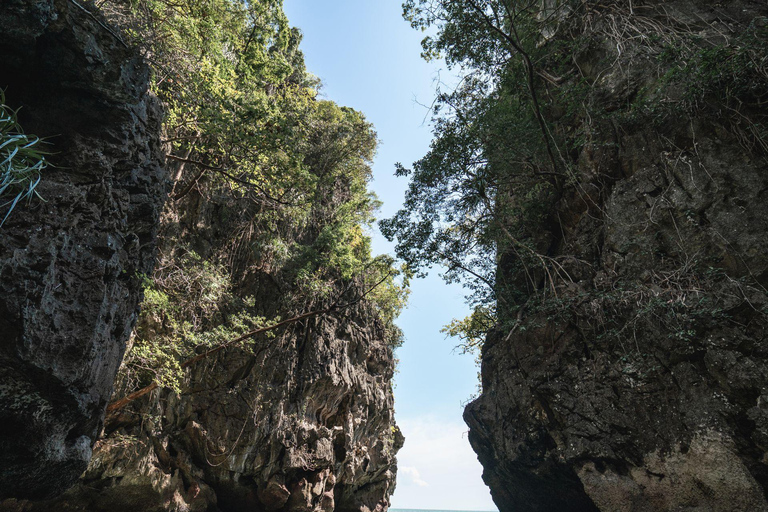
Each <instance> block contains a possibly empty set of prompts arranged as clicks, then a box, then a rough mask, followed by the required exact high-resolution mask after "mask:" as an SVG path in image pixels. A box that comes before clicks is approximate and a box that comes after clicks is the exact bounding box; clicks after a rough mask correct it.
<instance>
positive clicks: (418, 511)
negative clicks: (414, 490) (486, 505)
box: [389, 508, 491, 512]
mask: <svg viewBox="0 0 768 512" xmlns="http://www.w3.org/2000/svg"><path fill="white" fill-rule="evenodd" d="M389 511H390V512H491V511H488V510H432V509H430V510H427V509H423V508H390V509H389Z"/></svg>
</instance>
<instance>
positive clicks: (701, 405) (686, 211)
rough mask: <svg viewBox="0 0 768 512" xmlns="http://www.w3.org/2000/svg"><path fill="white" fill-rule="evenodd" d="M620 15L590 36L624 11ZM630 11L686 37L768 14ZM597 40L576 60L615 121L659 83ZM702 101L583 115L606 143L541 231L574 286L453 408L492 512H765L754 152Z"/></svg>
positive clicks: (670, 7)
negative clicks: (470, 396)
mask: <svg viewBox="0 0 768 512" xmlns="http://www.w3.org/2000/svg"><path fill="white" fill-rule="evenodd" d="M609 4H610V3H609ZM662 4H663V5H662ZM617 5H618V4H613V5H608V6H607V7H606V6H605V5H602V6H597V7H596V8H595V11H592V13H591V14H592V16H593V18H591V19H590V23H591V24H592V25H591V26H592V27H600V23H602V22H606V23H608V22H609V21H610V22H614V23H618V24H619V28H618V31H619V33H620V32H621V25H620V24H621V23H633V22H635V21H636V20H637V19H638V18H637V17H626V18H622V16H621V15H618V14H616V13H617V12H618V11H617V10H611V9H613V7H616V6H617ZM656 7H658V8H656ZM603 8H605V9H606V10H605V11H600V9H603ZM621 8H622V7H621V6H619V7H618V9H621ZM634 8H635V9H636V11H635V16H641V15H642V16H643V17H644V18H643V19H644V20H645V21H648V20H652V22H653V23H656V24H657V25H655V26H656V27H662V28H661V29H660V30H663V29H664V27H671V26H672V25H671V23H672V20H675V23H678V24H679V25H675V26H676V27H677V28H678V29H679V27H685V30H689V31H690V32H691V33H692V34H695V35H696V37H697V38H699V39H697V41H707V40H708V38H711V41H722V39H718V38H723V37H734V36H737V35H738V34H740V33H742V32H743V31H744V30H745V29H746V27H747V26H748V25H749V24H750V23H753V22H755V20H759V19H760V17H761V16H762V17H765V16H767V15H768V7H766V4H765V3H764V2H749V1H744V2H739V1H735V2H718V3H716V2H710V1H702V2H695V3H694V2H683V1H672V2H654V1H651V2H639V3H636V4H635V5H634ZM641 9H642V10H641ZM601 13H602V14H603V15H605V16H606V18H603V19H602V20H601V18H600V14H601ZM611 16H613V17H611ZM763 19H764V18H763ZM649 23H651V22H649ZM665 24H666V25H665ZM647 26H650V25H647ZM603 39H605V38H603ZM593 42H594V40H593ZM611 43H612V41H605V40H602V41H601V42H600V44H599V46H597V47H594V46H593V47H591V48H590V51H589V52H585V53H584V54H577V55H575V56H574V58H575V59H576V61H577V63H578V65H579V67H580V69H581V71H582V72H583V73H584V75H585V77H586V79H587V80H588V81H589V83H592V84H593V89H592V90H591V91H590V101H595V103H594V104H595V105H599V106H605V105H608V106H609V107H607V108H609V110H615V109H619V108H622V107H621V106H622V105H628V104H630V103H631V102H632V101H633V99H634V98H636V97H637V95H638V94H639V91H642V90H653V89H654V87H656V86H657V85H658V82H657V80H659V77H660V76H662V74H656V73H649V72H647V70H648V69H649V66H651V64H652V63H656V62H658V60H655V59H656V58H657V57H656V55H654V54H653V53H652V52H646V53H643V51H640V50H638V47H637V46H634V45H633V44H632V43H629V42H627V45H626V46H623V47H622V48H621V49H620V50H621V53H620V54H619V51H618V50H617V49H616V47H613V48H611V47H610V45H611ZM595 44H597V43H595ZM706 44H708V43H706ZM649 53H650V55H649ZM662 92H663V93H664V94H666V95H667V96H666V97H664V101H672V100H670V99H669V98H673V97H674V95H675V94H677V95H678V97H679V95H680V91H679V90H678V91H675V90H672V88H670V89H666V90H664V89H662ZM704 101H706V100H702V103H704ZM707 108H708V106H700V108H699V110H697V111H696V112H697V114H696V115H694V116H693V117H690V118H689V117H688V116H687V115H680V116H678V117H676V118H675V117H674V116H670V117H669V119H668V120H667V122H666V123H665V124H664V126H652V124H651V123H635V124H632V123H624V124H619V122H618V121H613V123H614V124H608V125H607V126H608V129H605V130H602V128H604V127H598V126H596V125H597V122H596V123H595V126H593V127H592V128H594V132H593V133H595V134H597V133H599V134H600V137H602V138H601V139H600V140H599V141H596V143H594V144H586V145H585V146H584V147H583V148H582V149H580V152H579V154H578V156H577V157H576V158H575V160H576V162H577V166H578V171H577V172H578V175H577V176H576V179H577V180H578V183H577V186H574V187H573V188H572V189H567V190H566V191H565V194H564V197H563V198H562V199H561V200H560V202H559V203H558V204H556V205H554V206H553V212H554V213H553V214H552V217H553V218H554V219H556V220H554V221H553V222H552V225H553V226H555V227H554V228H553V229H552V230H551V232H550V233H548V236H549V240H548V243H549V244H551V245H550V246H549V247H551V250H550V252H549V253H548V256H551V257H553V258H558V261H561V262H563V265H564V267H563V268H564V269H565V270H566V271H567V272H568V274H569V276H570V280H567V279H564V281H567V282H566V283H564V284H563V285H562V286H561V287H559V288H558V289H557V290H556V293H557V294H558V295H557V298H556V299H553V301H550V306H547V305H546V304H544V305H540V304H542V302H537V300H539V299H534V300H532V301H531V303H530V304H528V305H527V306H526V308H524V309H523V310H522V312H521V313H520V315H519V316H518V320H519V322H518V323H517V324H515V326H514V327H513V326H512V324H514V317H513V322H511V323H510V327H509V328H508V329H506V330H504V331H500V330H499V331H494V332H492V333H490V334H489V336H488V339H487V341H486V343H485V346H484V348H483V354H482V380H483V392H482V395H481V396H480V397H479V398H478V399H477V400H475V401H474V402H472V403H471V404H469V405H468V407H467V408H466V410H465V415H464V417H465V420H466V422H467V423H468V425H469V426H470V433H469V439H470V442H471V444H472V446H473V448H474V449H475V451H476V452H477V453H478V457H479V459H480V462H481V463H482V464H483V467H484V475H483V476H484V479H485V481H486V483H487V484H488V485H489V486H490V488H491V492H492V495H493V498H494V501H495V503H496V504H497V505H498V507H499V510H501V511H502V512H510V511H514V512H526V511H539V512H541V511H551V512H569V511H597V510H600V511H611V512H615V511H621V512H641V511H642V512H646V511H648V512H650V511H683V510H686V511H688V510H690V511H693V510H696V511H701V512H710V511H722V512H725V511H733V510H750V511H765V510H768V502H767V501H766V496H767V495H768V457H767V456H766V453H768V443H766V441H767V440H768V438H767V437H766V432H768V416H766V414H765V410H766V401H765V397H766V392H765V389H766V387H767V386H768V344H767V343H766V332H768V331H767V330H766V329H768V322H767V321H766V316H765V312H766V307H768V297H767V294H766V293H765V285H766V283H768V280H767V277H768V257H766V254H768V237H766V233H768V203H766V200H765V191H766V190H768V174H766V172H765V171H766V168H767V163H766V156H765V153H764V152H762V150H761V149H760V148H754V147H749V146H748V144H745V141H744V139H743V138H742V135H741V134H740V133H739V131H738V128H734V126H733V125H729V124H728V121H726V116H725V115H724V114H722V115H720V116H718V115H713V114H712V111H708V110H707ZM713 108H714V107H713ZM745 108H746V107H745ZM761 108H763V109H764V106H763V107H761ZM764 113H765V112H764V111H763V114H764ZM615 119H620V118H619V117H618V116H617V117H616V118H615ZM559 128H562V129H568V128H567V127H566V128H563V127H562V126H560V127H559ZM499 271H500V273H501V275H504V273H505V272H508V269H507V268H505V266H504V258H502V264H501V267H500V269H499ZM507 277H509V276H507ZM555 301H560V302H558V303H555ZM547 307H549V308H550V309H547ZM521 326H524V327H525V329H523V328H519V327H521ZM510 330H511V332H510Z"/></svg>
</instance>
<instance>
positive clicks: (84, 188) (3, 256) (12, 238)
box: [0, 0, 166, 499]
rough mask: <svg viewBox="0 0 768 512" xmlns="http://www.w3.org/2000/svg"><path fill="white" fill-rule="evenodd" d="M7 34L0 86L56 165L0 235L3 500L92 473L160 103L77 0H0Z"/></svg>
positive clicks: (158, 186) (153, 160)
mask: <svg viewBox="0 0 768 512" xmlns="http://www.w3.org/2000/svg"><path fill="white" fill-rule="evenodd" d="M0 34H2V36H0V62H2V66H0V87H3V88H7V89H6V101H7V102H8V103H9V104H10V105H11V106H14V107H22V109H21V111H20V112H19V119H20V122H21V124H22V126H23V127H24V129H25V131H27V132H28V133H34V134H36V135H39V136H45V137H49V139H48V140H49V142H50V151H51V152H52V154H51V155H50V157H49V159H50V161H51V162H53V163H54V164H55V167H52V168H49V169H47V170H46V171H45V174H44V176H43V179H42V181H41V182H40V185H39V186H38V188H37V190H38V191H39V193H40V195H41V196H42V197H43V199H44V201H33V202H32V204H30V205H19V206H17V207H16V209H15V211H14V212H13V213H12V214H11V216H10V217H9V219H8V221H7V222H6V223H5V225H3V227H2V228H0V499H3V498H8V497H16V498H32V499H41V498H45V497H50V496H52V495H56V494H59V493H61V492H63V491H64V490H65V489H67V488H68V487H70V486H71V485H73V484H74V483H75V481H76V480H77V478H78V476H79V475H80V474H81V473H82V472H83V471H84V470H85V468H86V467H87V464H88V462H89V460H90V457H91V449H92V447H93V444H94V443H95V442H96V438H97V435H98V433H99V430H100V428H101V424H102V421H103V417H104V407H105V405H106V403H107V401H108V400H109V397H110V395H111V393H112V389H113V383H114V378H115V374H116V372H117V369H118V366H119V364H120V361H121V359H122V356H123V352H124V350H125V342H126V340H127V339H128V336H129V335H130V332H131V329H132V328H133V325H134V323H135V319H136V314H137V305H138V302H139V296H140V278H139V276H140V274H147V273H150V272H151V270H152V267H153V258H154V255H153V251H154V237H155V231H156V226H157V223H158V218H159V214H160V210H161V208H162V204H163V201H164V200H165V193H166V192H165V172H164V170H163V168H162V159H163V156H162V155H163V153H162V151H161V147H160V142H159V134H160V109H159V107H158V104H157V102H156V101H155V100H154V99H153V97H151V96H150V95H149V94H148V93H147V83H148V81H147V73H148V71H147V68H146V67H145V66H144V65H143V64H142V63H141V61H140V59H139V58H138V57H137V56H136V55H134V54H133V53H132V52H131V51H129V50H128V49H127V48H125V47H124V46H123V45H122V44H121V42H120V41H119V40H118V38H117V37H116V35H115V34H114V33H112V32H111V31H110V29H108V28H107V26H106V25H105V24H104V23H103V22H100V21H99V20H98V19H97V18H96V17H94V16H91V15H89V14H88V13H86V12H85V11H84V10H83V9H80V8H78V7H77V6H76V5H75V3H74V2H69V1H65V0H56V1H54V0H48V1H46V0H4V1H3V2H2V3H0ZM4 212H5V210H4V211H3V214H4Z"/></svg>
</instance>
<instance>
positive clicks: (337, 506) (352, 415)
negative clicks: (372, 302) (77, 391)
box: [0, 310, 402, 512]
mask: <svg viewBox="0 0 768 512" xmlns="http://www.w3.org/2000/svg"><path fill="white" fill-rule="evenodd" d="M362 313H363V312H362V311H361V310H357V311H348V312H347V314H346V315H344V316H343V317H342V316H330V317H324V318H319V317H318V318H315V319H310V320H308V321H307V323H306V324H304V325H302V326H301V327H297V328H295V329H293V330H292V331H290V332H288V333H285V334H284V335H282V336H279V337H277V338H274V339H262V340H259V341H257V342H256V343H255V345H254V347H253V349H252V350H250V351H246V350H241V349H231V350H229V351H227V352H225V353H223V354H222V355H221V356H219V357H217V358H216V359H214V360H211V361H207V362H205V363H201V366H199V367H197V368H195V370H194V371H193V375H192V377H191V380H190V382H189V385H188V387H187V390H186V391H184V392H183V393H182V394H181V396H179V395H177V394H175V393H173V392H170V391H164V392H159V393H156V394H155V396H153V397H152V399H151V401H149V402H144V403H141V404H138V403H137V404H135V405H134V406H133V409H129V410H125V411H123V412H121V414H120V415H119V416H117V417H114V418H111V419H110V421H108V429H111V430H112V432H111V433H110V434H109V435H107V436H106V437H105V438H104V439H102V440H101V441H99V443H98V444H97V446H96V448H95V450H94V456H93V460H92V461H91V465H90V467H89V468H88V470H87V472H86V473H85V474H84V475H83V477H82V480H81V483H80V485H78V486H77V487H75V488H74V489H72V490H71V491H69V492H68V493H66V494H65V495H64V496H63V497H62V498H61V499H59V500H57V501H54V502H49V503H41V504H37V505H33V504H15V505H14V504H13V503H6V507H7V508H6V509H5V510H25V511H35V510H41V511H43V510H54V509H55V510H62V511H92V510H110V511H113V512H122V511H125V512H129V511H136V510H141V511H146V512H150V511H158V512H159V511H205V510H210V511H215V510H222V511H226V512H229V511H233V512H240V511H286V512H288V511H290V512H299V511H302V512H303V511H318V512H319V511H325V512H330V511H333V510H336V511H339V512H353V511H354V512H369V511H377V512H381V511H385V510H386V509H387V507H388V505H389V503H388V498H389V495H390V494H391V493H392V491H393V490H394V481H395V472H396V466H395V463H396V460H395V457H394V456H395V453H396V452H397V450H398V449H399V448H400V446H401V445H402V435H401V434H400V432H399V430H397V428H396V427H395V426H394V420H393V407H392V406H393V403H392V401H393V398H392V393H391V387H390V382H391V379H392V371H393V368H394V361H393V357H392V350H391V348H390V347H388V346H387V345H386V344H385V343H384V340H382V339H381V333H380V332H377V330H376V329H375V328H372V327H370V326H369V322H362V321H361V319H362V318H364V316H363V315H362ZM0 509H2V507H1V506H0Z"/></svg>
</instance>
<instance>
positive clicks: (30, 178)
mask: <svg viewBox="0 0 768 512" xmlns="http://www.w3.org/2000/svg"><path fill="white" fill-rule="evenodd" d="M42 144H43V143H42V141H41V140H40V139H39V138H37V137H35V136H34V135H25V134H24V131H23V130H22V128H21V126H19V123H18V121H17V120H16V111H14V110H13V109H11V108H10V107H9V106H8V105H6V104H5V91H3V90H1V89H0V201H3V200H4V201H5V202H4V203H2V204H0V210H2V209H7V210H6V212H5V215H4V216H3V219H2V221H0V226H2V225H3V224H4V223H5V221H6V220H7V219H8V216H9V215H10V214H11V212H12V211H13V210H14V208H15V207H16V205H17V204H18V203H19V202H20V201H22V200H24V199H32V197H38V198H40V195H39V194H38V193H37V191H36V190H35V188H36V187H37V185H38V183H40V179H41V177H42V175H41V173H42V172H43V169H45V168H46V167H47V166H48V162H47V161H46V159H45V155H46V153H45V151H43V150H41V149H40V146H41V145H42Z"/></svg>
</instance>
